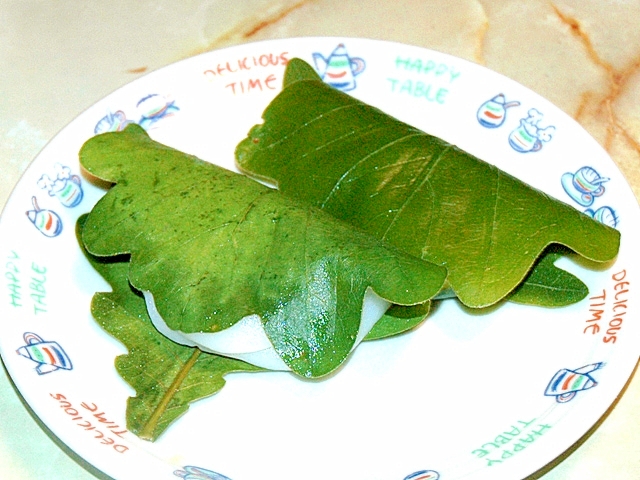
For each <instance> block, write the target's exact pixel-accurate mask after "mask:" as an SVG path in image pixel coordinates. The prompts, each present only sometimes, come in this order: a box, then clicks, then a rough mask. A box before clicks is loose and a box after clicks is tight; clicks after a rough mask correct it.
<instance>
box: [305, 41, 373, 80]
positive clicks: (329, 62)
mask: <svg viewBox="0 0 640 480" xmlns="http://www.w3.org/2000/svg"><path fill="white" fill-rule="evenodd" d="M313 62H314V64H315V66H316V70H317V72H318V74H319V75H320V77H321V78H322V80H324V82H326V83H328V84H329V85H331V86H332V87H334V88H337V89H339V90H342V91H349V90H353V89H354V88H356V76H358V75H360V74H361V73H362V72H363V71H364V69H365V62H364V60H363V59H361V58H358V57H350V56H349V54H348V53H347V49H346V47H345V46H344V44H342V43H341V44H339V45H338V46H337V47H336V48H335V49H334V50H333V52H331V55H329V57H328V58H324V57H323V56H322V55H321V54H320V53H314V54H313Z"/></svg>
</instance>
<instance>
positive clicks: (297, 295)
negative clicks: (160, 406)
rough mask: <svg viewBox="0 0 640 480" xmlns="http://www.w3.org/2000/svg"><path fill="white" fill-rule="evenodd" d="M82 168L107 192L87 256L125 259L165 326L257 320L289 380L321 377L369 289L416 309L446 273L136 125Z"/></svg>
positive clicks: (91, 143)
mask: <svg viewBox="0 0 640 480" xmlns="http://www.w3.org/2000/svg"><path fill="white" fill-rule="evenodd" d="M80 162H81V164H82V166H83V167H84V168H85V169H86V170H87V171H88V172H89V173H91V174H92V175H95V176H96V177H98V178H100V179H102V180H104V181H107V182H111V183H114V184H115V185H114V186H113V187H112V188H111V189H110V190H109V191H108V192H107V193H106V195H105V196H104V197H102V198H101V199H100V201H99V202H98V203H97V204H96V205H95V207H94V208H93V210H92V211H91V213H90V214H89V216H88V218H87V221H86V224H85V227H84V229H83V231H82V241H83V243H84V245H85V247H86V249H87V251H89V252H90V253H91V254H92V255H96V256H105V257H111V256H117V255H121V254H130V264H129V272H128V279H129V282H130V283H131V285H132V286H133V287H134V288H135V289H137V290H138V291H141V292H151V293H152V294H153V297H154V299H155V304H156V307H157V310H158V311H159V313H160V315H161V316H162V317H163V319H164V321H165V322H166V323H167V325H168V326H169V327H170V328H171V329H173V330H179V331H182V332H184V333H194V332H203V333H214V332H218V331H220V330H223V329H226V328H228V327H230V326H232V325H234V324H235V323H236V322H238V321H239V320H240V319H241V318H242V317H245V316H247V315H252V314H258V315H260V317H261V319H262V323H263V327H264V330H265V332H266V335H267V337H268V338H269V340H270V341H271V343H272V344H273V346H274V349H275V351H276V352H277V353H278V355H279V356H280V357H281V358H282V359H283V360H284V362H285V363H286V364H287V365H288V366H289V367H290V368H291V370H293V371H294V372H295V373H297V374H299V375H302V376H305V377H320V376H323V375H326V374H328V373H330V372H331V371H333V370H335V369H336V368H337V367H338V366H339V365H341V364H342V362H344V360H345V359H346V358H347V356H348V355H349V353H350V352H351V350H352V349H353V348H354V347H355V346H356V344H357V342H358V334H359V328H360V319H361V312H362V308H363V299H364V296H365V293H366V291H367V290H368V289H369V288H371V289H372V290H373V291H374V292H375V293H377V294H378V295H379V296H380V297H382V298H384V299H386V300H388V301H389V302H391V303H396V304H404V305H415V304H421V303H424V302H426V301H427V300H429V299H430V298H431V297H432V296H433V295H435V294H436V293H437V292H438V291H439V290H440V289H441V287H442V285H443V283H444V281H445V277H446V270H445V269H444V268H442V267H440V266H436V265H433V264H431V263H429V262H426V261H422V260H420V259H418V258H416V257H413V256H411V255H408V254H406V253H404V252H401V251H400V250H398V249H397V248H394V247H390V246H388V245H385V244H384V243H382V242H381V241H379V240H377V239H375V238H373V237H371V236H370V235H368V234H365V233H363V232H362V231H359V230H357V229H355V228H354V227H352V226H350V225H348V224H346V223H343V222H340V221H339V220H337V219H335V218H334V217H332V216H331V215H329V214H328V213H326V212H323V211H322V210H320V209H317V208H315V207H312V206H309V205H306V204H301V203H299V202H296V201H294V200H293V199H291V198H290V197H287V196H284V195H282V194H281V193H280V192H278V191H277V190H274V189H271V188H268V187H266V186H264V185H262V184H260V183H258V182H256V181H254V180H251V179H249V178H248V177H246V176H244V175H239V174H236V173H233V172H231V171H228V170H225V169H223V168H220V167H218V166H215V165H212V164H210V163H207V162H204V161H202V160H199V159H197V158H195V157H193V156H190V155H186V154H184V153H182V152H179V151H177V150H174V149H171V148H169V147H167V146H164V145H161V144H159V143H157V142H155V141H153V140H152V139H151V138H150V137H149V136H148V135H147V133H146V132H145V131H144V130H143V129H142V128H140V127H139V126H137V125H131V126H129V127H127V128H126V129H125V130H124V131H123V132H114V133H106V134H103V135H98V136H96V137H93V138H92V139H90V140H88V141H87V142H86V143H85V145H84V146H83V148H82V150H81V152H80Z"/></svg>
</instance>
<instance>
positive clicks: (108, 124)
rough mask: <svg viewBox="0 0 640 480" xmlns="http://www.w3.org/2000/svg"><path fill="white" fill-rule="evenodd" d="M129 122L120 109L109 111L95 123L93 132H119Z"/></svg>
mask: <svg viewBox="0 0 640 480" xmlns="http://www.w3.org/2000/svg"><path fill="white" fill-rule="evenodd" d="M130 123H133V122H131V121H130V120H127V116H126V115H125V113H124V112H123V111H122V110H118V111H116V112H109V113H107V114H106V115H105V116H104V117H102V118H101V119H100V120H98V123H96V126H95V127H94V129H93V133H95V134H96V135H98V134H100V133H106V132H120V131H122V130H124V128H125V127H126V126H127V125H129V124H130Z"/></svg>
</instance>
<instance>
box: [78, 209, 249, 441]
mask: <svg viewBox="0 0 640 480" xmlns="http://www.w3.org/2000/svg"><path fill="white" fill-rule="evenodd" d="M84 222H85V217H81V218H80V220H79V221H78V230H81V229H82V228H83V225H84ZM87 258H88V259H89V261H90V262H91V264H92V265H93V267H94V268H95V269H96V270H97V271H98V272H99V273H100V274H101V275H102V276H103V277H104V278H105V280H107V281H108V282H109V284H110V285H111V287H112V289H113V291H112V292H99V293H96V294H95V295H94V297H93V300H92V303H91V312H92V314H93V316H94V318H95V319H96V321H97V322H98V324H100V326H101V327H102V328H104V329H105V330H106V331H107V332H108V333H109V334H111V335H112V336H113V337H115V338H116V339H118V340H119V341H120V342H122V343H123V344H124V345H125V347H126V348H127V350H128V353H126V354H124V355H120V356H119V357H117V358H116V361H115V365H116V369H117V371H118V373H119V374H120V376H122V378H123V379H124V380H125V381H126V382H127V383H129V385H131V386H132V387H133V388H134V389H135V391H136V395H135V396H134V397H130V398H129V400H128V402H127V428H128V429H129V430H130V431H131V432H133V433H134V434H136V435H138V436H139V437H140V438H143V439H145V440H155V439H156V438H158V436H160V434H161V433H162V432H163V431H164V430H165V429H166V428H167V427H168V426H169V425H170V424H171V423H172V422H173V421H174V420H176V419H177V418H178V417H180V416H181V415H182V414H184V413H185V412H186V411H187V410H188V409H189V405H190V404H191V403H192V402H194V401H196V400H200V399H202V398H204V397H208V396H210V395H213V394H215V393H217V392H218V391H219V390H220V389H221V388H222V387H223V386H224V384H225V380H224V376H225V375H226V374H228V373H232V372H256V371H259V370H261V369H260V368H258V367H255V366H253V365H250V364H248V363H245V362H242V361H240V360H235V359H232V358H226V357H221V356H218V355H213V354H210V353H205V352H202V351H200V350H198V349H197V348H192V347H186V346H184V345H179V344H177V343H174V342H172V341H171V340H169V339H167V338H166V337H164V336H163V335H161V334H160V333H158V331H157V330H156V329H155V328H154V326H153V324H152V323H151V319H150V318H149V316H148V315H147V310H146V305H145V301H144V298H142V296H141V295H139V294H138V293H136V292H135V291H134V290H132V288H131V286H130V285H129V281H128V279H127V274H128V271H129V264H128V261H127V259H126V258H124V259H123V258H115V259H108V260H107V261H104V259H103V260H101V259H99V258H97V257H94V256H92V255H89V254H87Z"/></svg>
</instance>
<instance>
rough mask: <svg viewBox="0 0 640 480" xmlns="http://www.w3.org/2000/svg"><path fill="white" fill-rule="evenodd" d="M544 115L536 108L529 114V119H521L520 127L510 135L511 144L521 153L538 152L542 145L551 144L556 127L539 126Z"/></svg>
mask: <svg viewBox="0 0 640 480" xmlns="http://www.w3.org/2000/svg"><path fill="white" fill-rule="evenodd" d="M540 120H542V113H540V112H539V111H538V110H536V109H535V108H532V109H531V110H529V112H528V117H527V118H522V119H520V125H518V127H517V128H516V129H515V130H513V131H512V132H511V133H510V134H509V144H510V145H511V147H512V148H513V149H514V150H515V151H517V152H521V153H527V152H537V151H539V150H540V149H542V144H543V143H546V142H549V141H550V140H551V138H552V136H553V133H554V132H555V127H553V126H548V127H545V128H542V127H540V126H539V124H540Z"/></svg>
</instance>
